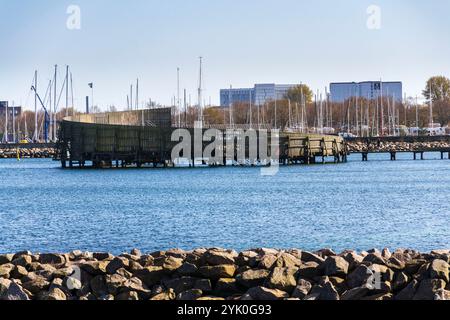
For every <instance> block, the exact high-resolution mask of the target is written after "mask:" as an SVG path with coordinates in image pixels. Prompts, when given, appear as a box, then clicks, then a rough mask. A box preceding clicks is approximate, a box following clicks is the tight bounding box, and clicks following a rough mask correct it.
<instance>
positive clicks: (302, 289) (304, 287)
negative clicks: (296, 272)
mask: <svg viewBox="0 0 450 320" xmlns="http://www.w3.org/2000/svg"><path fill="white" fill-rule="evenodd" d="M311 289H312V284H311V283H310V282H308V281H306V280H303V279H300V280H299V281H298V283H297V286H296V287H295V289H294V292H293V293H292V298H298V299H301V300H303V299H304V298H305V297H306V296H307V295H308V294H309V292H310V291H311Z"/></svg>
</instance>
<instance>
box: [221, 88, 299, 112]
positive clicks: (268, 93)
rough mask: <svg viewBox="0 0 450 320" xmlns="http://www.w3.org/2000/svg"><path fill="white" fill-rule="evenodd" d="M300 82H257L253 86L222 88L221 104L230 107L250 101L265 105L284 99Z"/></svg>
mask: <svg viewBox="0 0 450 320" xmlns="http://www.w3.org/2000/svg"><path fill="white" fill-rule="evenodd" d="M296 86H298V84H275V83H266V84H255V86H254V87H253V88H239V89H222V90H220V105H221V106H222V107H228V106H229V105H230V104H235V103H249V101H250V99H251V101H252V103H253V104H254V105H263V104H265V103H266V102H268V101H274V100H281V99H284V98H285V96H286V94H287V93H288V91H289V90H290V89H291V88H293V87H296Z"/></svg>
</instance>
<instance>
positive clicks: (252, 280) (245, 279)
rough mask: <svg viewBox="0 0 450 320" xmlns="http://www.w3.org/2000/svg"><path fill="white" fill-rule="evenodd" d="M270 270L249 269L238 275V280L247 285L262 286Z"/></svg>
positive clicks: (251, 286) (248, 286)
mask: <svg viewBox="0 0 450 320" xmlns="http://www.w3.org/2000/svg"><path fill="white" fill-rule="evenodd" d="M269 275H270V271H269V270H266V269H258V270H253V269H251V270H248V271H245V272H243V273H241V274H238V275H237V276H236V280H237V282H238V283H239V284H240V285H242V286H244V287H246V288H253V287H258V286H262V285H263V284H264V282H265V281H266V279H267V278H268V277H269Z"/></svg>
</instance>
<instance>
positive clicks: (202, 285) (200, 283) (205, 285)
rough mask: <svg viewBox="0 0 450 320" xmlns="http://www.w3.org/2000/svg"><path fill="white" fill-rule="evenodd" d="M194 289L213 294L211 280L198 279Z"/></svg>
mask: <svg viewBox="0 0 450 320" xmlns="http://www.w3.org/2000/svg"><path fill="white" fill-rule="evenodd" d="M193 289H198V290H202V291H203V292H211V291H212V284H211V280H209V279H197V280H196V281H195V284H194V288H193Z"/></svg>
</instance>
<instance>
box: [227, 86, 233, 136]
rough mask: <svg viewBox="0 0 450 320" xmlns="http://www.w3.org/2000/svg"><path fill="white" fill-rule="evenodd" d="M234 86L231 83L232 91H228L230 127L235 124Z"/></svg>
mask: <svg viewBox="0 0 450 320" xmlns="http://www.w3.org/2000/svg"><path fill="white" fill-rule="evenodd" d="M232 90H233V86H231V85H230V91H229V92H228V104H229V108H228V114H229V116H230V129H231V128H232V125H233V101H232V99H233V93H232Z"/></svg>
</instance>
